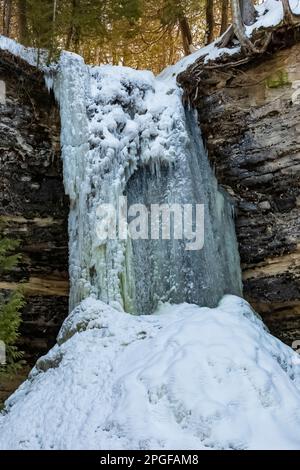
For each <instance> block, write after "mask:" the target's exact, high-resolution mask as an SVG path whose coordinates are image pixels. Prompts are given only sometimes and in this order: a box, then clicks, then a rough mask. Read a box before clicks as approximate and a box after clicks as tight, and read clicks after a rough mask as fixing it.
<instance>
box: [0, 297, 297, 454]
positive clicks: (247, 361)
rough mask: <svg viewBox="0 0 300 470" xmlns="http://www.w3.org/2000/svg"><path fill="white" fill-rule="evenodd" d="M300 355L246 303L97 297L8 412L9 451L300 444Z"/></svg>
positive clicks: (0, 423)
mask: <svg viewBox="0 0 300 470" xmlns="http://www.w3.org/2000/svg"><path fill="white" fill-rule="evenodd" d="M299 363H300V361H299V356H298V355H297V354H296V353H294V352H293V351H292V349H290V348H289V347H288V346H286V345H284V344H283V343H281V342H280V341H279V340H277V339H276V338H274V337H272V336H271V335H270V334H269V333H268V332H267V331H266V329H265V327H264V325H263V323H262V322H261V321H260V320H259V318H258V317H257V316H256V315H255V314H254V313H253V312H252V310H251V308H250V306H249V305H248V304H247V302H245V301H243V300H242V299H240V298H238V297H234V296H225V297H224V298H223V299H222V301H221V302H220V304H219V306H218V307H217V308H215V309H209V308H199V307H198V306H196V305H190V304H181V305H170V304H166V305H163V306H161V307H160V309H159V310H158V311H157V313H156V314H154V315H146V316H133V315H130V314H127V313H124V312H119V311H116V310H114V309H112V308H111V307H110V306H108V305H106V304H104V303H103V302H101V301H98V300H95V299H93V298H88V299H86V300H84V301H83V302H82V303H81V305H80V306H78V307H77V308H76V309H75V310H74V311H73V313H72V314H71V315H70V316H69V318H68V319H67V320H66V321H65V323H64V325H63V326H62V329H61V332H60V334H59V337H58V344H57V345H56V346H55V347H54V348H53V349H52V350H51V351H50V352H49V353H48V354H47V355H46V356H44V357H42V358H41V359H39V360H38V362H37V364H36V367H35V368H34V369H33V371H32V372H31V374H30V376H29V378H28V380H27V381H26V382H25V383H24V384H23V385H22V386H21V387H20V388H19V389H18V390H17V392H15V394H14V395H12V397H11V398H10V399H9V400H8V401H7V403H6V412H5V413H3V414H2V415H0V449H204V448H212V449H266V448H270V449H271V448H272V449H299V448H300V390H299V387H300V364H299Z"/></svg>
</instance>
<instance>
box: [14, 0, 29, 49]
mask: <svg viewBox="0 0 300 470" xmlns="http://www.w3.org/2000/svg"><path fill="white" fill-rule="evenodd" d="M17 10H18V27H19V42H20V43H21V44H24V45H27V43H28V27H27V0H18V3H17Z"/></svg>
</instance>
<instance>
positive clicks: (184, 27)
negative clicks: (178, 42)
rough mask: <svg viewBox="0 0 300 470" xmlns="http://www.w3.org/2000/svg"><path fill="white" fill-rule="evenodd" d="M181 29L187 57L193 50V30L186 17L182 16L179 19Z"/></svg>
mask: <svg viewBox="0 0 300 470" xmlns="http://www.w3.org/2000/svg"><path fill="white" fill-rule="evenodd" d="M179 28H180V32H181V37H182V44H183V50H184V53H185V55H189V54H190V53H191V52H192V50H191V49H192V47H193V40H192V32H191V28H190V25H189V22H188V20H187V17H186V16H185V15H181V16H180V17H179Z"/></svg>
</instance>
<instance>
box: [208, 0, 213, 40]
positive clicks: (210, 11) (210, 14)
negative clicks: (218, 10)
mask: <svg viewBox="0 0 300 470" xmlns="http://www.w3.org/2000/svg"><path fill="white" fill-rule="evenodd" d="M213 40H214V2H213V0H206V44H210V43H211V42H212V41H213Z"/></svg>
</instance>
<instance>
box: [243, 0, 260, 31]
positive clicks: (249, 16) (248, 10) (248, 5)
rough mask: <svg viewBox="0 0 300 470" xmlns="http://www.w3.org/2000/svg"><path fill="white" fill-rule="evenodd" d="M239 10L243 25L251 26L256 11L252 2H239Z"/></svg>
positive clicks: (247, 0)
mask: <svg viewBox="0 0 300 470" xmlns="http://www.w3.org/2000/svg"><path fill="white" fill-rule="evenodd" d="M240 9H241V15H242V20H243V23H244V24H246V25H247V26H249V25H250V24H253V23H254V22H255V19H256V10H255V8H254V5H253V3H252V0H240Z"/></svg>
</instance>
